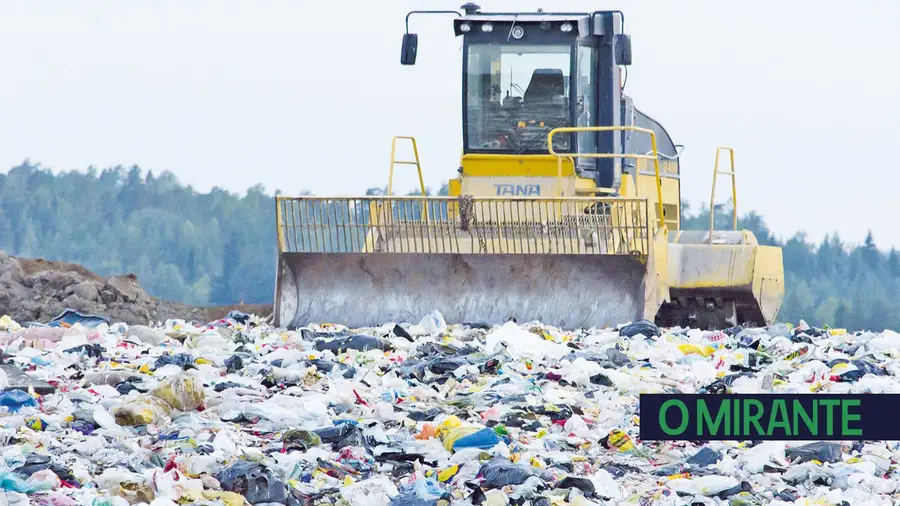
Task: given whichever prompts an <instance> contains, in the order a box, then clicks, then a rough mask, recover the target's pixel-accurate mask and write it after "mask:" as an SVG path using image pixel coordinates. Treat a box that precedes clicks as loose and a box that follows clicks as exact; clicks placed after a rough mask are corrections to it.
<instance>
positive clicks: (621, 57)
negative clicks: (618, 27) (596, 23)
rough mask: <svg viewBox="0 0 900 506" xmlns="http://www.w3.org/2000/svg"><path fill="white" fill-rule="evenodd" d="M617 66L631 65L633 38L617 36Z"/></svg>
mask: <svg viewBox="0 0 900 506" xmlns="http://www.w3.org/2000/svg"><path fill="white" fill-rule="evenodd" d="M616 64H618V65H631V36H630V35H625V34H619V35H616Z"/></svg>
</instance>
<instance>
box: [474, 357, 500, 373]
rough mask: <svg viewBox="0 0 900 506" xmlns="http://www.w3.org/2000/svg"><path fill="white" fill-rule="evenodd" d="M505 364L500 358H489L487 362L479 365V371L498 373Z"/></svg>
mask: <svg viewBox="0 0 900 506" xmlns="http://www.w3.org/2000/svg"><path fill="white" fill-rule="evenodd" d="M501 365H503V364H502V363H501V362H500V359H498V358H489V359H488V360H487V361H486V362H485V363H483V364H481V365H480V366H478V371H479V372H481V373H482V374H493V375H496V374H497V373H498V372H499V370H500V366H501Z"/></svg>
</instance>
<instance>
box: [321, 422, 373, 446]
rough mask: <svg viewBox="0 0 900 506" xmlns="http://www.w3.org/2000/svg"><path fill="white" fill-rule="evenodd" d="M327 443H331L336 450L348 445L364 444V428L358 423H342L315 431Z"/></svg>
mask: <svg viewBox="0 0 900 506" xmlns="http://www.w3.org/2000/svg"><path fill="white" fill-rule="evenodd" d="M314 432H315V433H316V434H318V435H319V437H320V438H321V439H322V442H323V443H325V444H330V445H331V447H332V448H333V449H334V450H335V451H339V450H340V449H341V448H346V447H348V446H363V441H364V439H365V438H363V433H362V429H360V428H359V426H358V425H354V424H351V423H342V424H338V425H334V426H331V427H325V428H323V429H316V430H315V431H314Z"/></svg>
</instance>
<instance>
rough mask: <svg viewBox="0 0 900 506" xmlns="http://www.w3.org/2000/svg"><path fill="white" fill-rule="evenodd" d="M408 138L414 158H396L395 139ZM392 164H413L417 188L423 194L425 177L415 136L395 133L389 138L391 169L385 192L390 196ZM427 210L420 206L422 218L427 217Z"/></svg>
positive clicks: (392, 174)
mask: <svg viewBox="0 0 900 506" xmlns="http://www.w3.org/2000/svg"><path fill="white" fill-rule="evenodd" d="M398 140H408V141H410V143H412V149H413V156H414V157H415V158H416V159H415V160H397V141H398ZM394 165H415V166H416V171H417V172H418V174H419V189H420V190H421V192H422V195H425V178H424V177H422V163H421V162H420V161H419V147H418V145H417V144H416V138H415V137H412V136H409V135H395V136H394V137H392V138H391V169H390V172H389V174H388V185H387V194H388V196H391V195H392V194H393V191H394ZM427 217H428V214H427V210H426V209H425V207H422V218H427Z"/></svg>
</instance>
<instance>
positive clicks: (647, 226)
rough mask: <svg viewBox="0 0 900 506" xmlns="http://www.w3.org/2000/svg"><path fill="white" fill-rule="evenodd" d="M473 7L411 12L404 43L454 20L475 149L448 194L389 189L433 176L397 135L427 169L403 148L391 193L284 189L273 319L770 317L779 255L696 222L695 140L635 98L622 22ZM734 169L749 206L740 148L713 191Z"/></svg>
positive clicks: (712, 322) (777, 292)
mask: <svg viewBox="0 0 900 506" xmlns="http://www.w3.org/2000/svg"><path fill="white" fill-rule="evenodd" d="M461 10H462V12H457V11H414V12H411V13H410V14H409V15H407V18H406V19H407V33H406V34H404V36H403V44H402V50H401V63H402V64H404V65H412V64H414V63H415V61H416V51H417V43H418V36H417V35H416V34H414V33H409V19H410V15H412V14H449V15H455V19H453V20H452V22H453V29H454V31H455V33H456V35H457V36H459V37H461V38H462V123H463V125H462V127H463V128H462V134H463V135H462V137H463V154H462V157H461V160H460V164H459V171H458V172H459V173H458V175H457V177H456V178H454V179H451V180H450V181H449V184H448V191H447V195H444V196H434V197H432V196H424V195H425V193H426V192H425V188H424V184H422V188H421V189H422V195H420V196H412V197H397V196H392V195H391V186H392V179H393V173H394V165H395V164H411V165H414V166H416V167H417V169H418V171H419V181H420V184H421V183H422V172H421V170H422V169H421V166H420V165H419V157H418V148H417V146H416V145H415V139H413V138H412V137H395V138H394V139H393V143H394V145H393V146H392V148H396V147H397V142H398V141H409V142H410V144H411V145H412V148H413V151H414V160H405V161H398V160H396V159H395V154H396V150H395V149H392V154H391V167H390V179H389V183H388V193H387V195H386V196H366V197H352V198H351V197H284V196H279V197H277V227H278V241H279V255H278V267H277V279H276V290H275V317H276V323H277V324H278V325H282V326H285V327H288V328H296V327H298V326H304V325H307V324H310V323H326V322H330V323H341V324H346V325H350V326H355V327H361V326H369V325H380V324H384V323H387V322H417V321H418V320H420V319H421V318H422V317H423V316H424V315H427V314H428V313H430V312H431V311H432V310H434V309H438V310H439V311H440V312H441V313H442V314H443V316H444V318H445V320H446V321H447V322H449V323H486V324H499V323H504V322H506V321H508V320H510V319H513V318H514V319H516V320H517V321H519V322H520V323H524V322H528V321H535V320H539V321H541V322H543V323H546V324H550V325H555V326H559V327H562V328H568V329H572V328H582V327H603V326H615V325H617V324H622V323H627V322H630V321H635V320H640V319H647V320H651V321H655V322H656V323H657V324H659V325H663V326H672V325H690V326H694V327H700V328H707V329H720V328H725V327H730V326H733V325H736V324H745V325H747V324H749V325H768V324H771V323H772V322H773V320H774V319H775V317H776V314H777V313H778V310H779V308H780V306H781V303H782V300H783V296H784V273H783V265H782V256H781V249H780V248H777V247H771V246H761V245H759V244H757V241H756V238H755V236H754V235H753V234H752V233H751V232H749V231H745V230H737V218H736V216H737V214H736V211H735V218H734V230H727V231H719V230H714V228H713V220H712V217H711V219H710V228H709V230H697V231H693V230H691V231H688V230H682V229H681V182H680V174H681V166H680V160H679V156H680V154H681V151H682V146H679V145H676V144H674V143H673V142H672V139H671V137H669V134H668V133H667V132H666V130H665V129H664V128H663V127H662V126H661V125H660V124H659V123H657V122H656V121H655V120H653V119H651V118H650V117H649V116H647V115H645V114H644V113H643V112H641V111H640V110H638V109H637V108H636V107H635V105H634V102H633V101H632V99H631V98H630V97H628V96H626V95H625V94H624V86H625V83H626V80H627V79H626V78H627V73H626V67H627V66H628V65H630V64H631V40H630V38H629V36H628V35H626V34H625V33H624V26H625V19H624V15H623V14H622V12H620V11H597V12H586V13H550V12H542V11H538V12H532V13H521V12H520V13H487V12H482V11H481V10H480V7H478V6H477V5H474V4H466V5H464V6H462V8H461ZM661 82H665V81H664V80H663V81H661ZM684 109H685V112H686V113H689V111H690V105H689V104H686V105H685V107H684ZM710 133H713V132H710ZM720 155H722V156H720ZM720 158H721V160H722V162H723V163H722V164H721V166H720V164H719V161H720ZM726 161H728V162H730V163H728V164H726V163H725V162H726ZM720 174H726V175H728V176H730V177H731V189H732V199H733V201H734V203H735V204H736V200H737V199H736V194H735V186H734V152H733V151H732V150H731V149H730V148H719V149H718V150H717V152H716V165H715V167H714V169H713V196H715V184H716V176H717V175H720ZM712 202H713V199H711V201H710V204H711V209H710V210H711V211H712ZM711 216H712V214H711Z"/></svg>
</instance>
